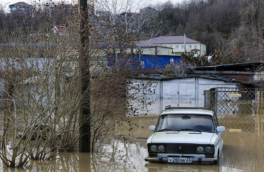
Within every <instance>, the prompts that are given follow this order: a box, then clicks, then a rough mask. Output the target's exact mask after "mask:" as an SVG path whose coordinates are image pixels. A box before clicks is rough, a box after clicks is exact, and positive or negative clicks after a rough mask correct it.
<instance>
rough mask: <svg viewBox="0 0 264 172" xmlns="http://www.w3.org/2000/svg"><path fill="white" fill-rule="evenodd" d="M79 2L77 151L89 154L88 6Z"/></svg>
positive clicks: (81, 1) (83, 0)
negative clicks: (79, 98)
mask: <svg viewBox="0 0 264 172" xmlns="http://www.w3.org/2000/svg"><path fill="white" fill-rule="evenodd" d="M78 1H79V7H78V8H79V9H78V10H79V14H80V39H81V45H80V53H79V59H78V60H79V68H80V93H81V103H80V116H79V120H80V121H79V124H80V131H79V132H80V140H79V151H80V152H90V144H91V140H90V139H91V128H90V113H91V111H90V89H89V86H90V71H89V60H90V58H89V28H90V27H89V20H88V8H87V7H88V4H87V0H78Z"/></svg>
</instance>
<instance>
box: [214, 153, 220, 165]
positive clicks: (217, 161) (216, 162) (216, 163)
mask: <svg viewBox="0 0 264 172" xmlns="http://www.w3.org/2000/svg"><path fill="white" fill-rule="evenodd" d="M218 163H219V151H218V153H217V160H215V161H214V165H218Z"/></svg>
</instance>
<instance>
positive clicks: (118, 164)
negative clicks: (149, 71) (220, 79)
mask: <svg viewBox="0 0 264 172" xmlns="http://www.w3.org/2000/svg"><path fill="white" fill-rule="evenodd" d="M156 120H157V117H156V118H150V117H145V118H144V117H138V118H131V123H134V124H136V125H135V126H133V127H132V128H133V129H132V130H131V131H130V132H129V131H128V129H129V128H130V126H129V124H123V125H120V126H118V127H117V128H116V133H115V135H114V136H111V137H109V138H108V139H107V141H106V142H105V143H104V144H103V145H102V146H101V149H100V152H98V153H93V154H88V153H77V152H75V153H61V154H59V155H58V156H57V157H56V159H53V160H51V161H31V162H30V163H29V164H28V167H27V168H26V169H10V168H5V167H3V166H2V167H0V171H5V172H15V171H16V172H21V171H28V172H33V171H34V172H36V171H37V172H39V171H40V172H41V171H43V172H44V171H50V172H53V171H60V172H66V171H67V172H68V171H69V172H73V171H74V172H75V171H76V172H83V171H84V172H90V171H92V172H112V171H113V172H123V171H125V172H167V171H179V172H242V171H243V172H261V171H263V169H264V164H263V163H262V162H263V160H264V156H263V155H264V151H263V145H264V141H263V139H262V138H259V137H257V136H256V135H254V134H246V133H229V132H224V133H223V140H224V149H223V156H222V157H221V160H220V163H219V165H206V164H201V165H200V164H198V165H197V164H160V163H148V162H145V161H144V158H145V157H146V156H147V155H148V153H147V147H146V139H143V138H147V137H149V136H150V135H151V134H152V133H153V132H151V131H149V130H148V126H149V125H152V124H155V123H156ZM129 135H130V136H129Z"/></svg>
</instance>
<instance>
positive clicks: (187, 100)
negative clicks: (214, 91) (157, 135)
mask: <svg viewBox="0 0 264 172" xmlns="http://www.w3.org/2000/svg"><path fill="white" fill-rule="evenodd" d="M135 81H136V82H135ZM153 81H154V80H153ZM132 82H133V83H134V84H136V83H137V84H144V85H145V84H146V83H147V82H150V81H146V80H134V81H132ZM154 82H155V83H156V85H155V88H154V87H153V86H154V85H153V86H151V87H150V88H151V89H152V90H155V92H152V93H147V94H146V93H145V95H144V96H143V95H141V93H139V94H138V100H139V101H140V100H141V99H142V97H144V98H145V99H146V100H147V101H148V102H151V105H149V106H148V107H146V108H144V109H143V110H140V111H138V114H139V115H141V114H143V113H148V115H150V116H156V115H159V114H160V112H161V111H162V110H164V109H165V106H167V105H171V106H174V107H204V95H203V93H204V90H208V89H210V88H216V87H236V86H237V83H231V82H229V83H227V82H224V81H218V80H210V79H204V78H184V79H174V80H168V81H154ZM130 91H131V93H130V94H132V93H133V90H130ZM145 103H146V102H145ZM131 104H132V105H133V106H135V107H137V108H138V109H140V107H142V104H140V103H138V102H136V101H133V102H132V101H131Z"/></svg>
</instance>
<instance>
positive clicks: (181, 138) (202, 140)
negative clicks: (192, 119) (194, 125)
mask: <svg viewBox="0 0 264 172" xmlns="http://www.w3.org/2000/svg"><path fill="white" fill-rule="evenodd" d="M214 135H215V133H206V132H202V133H199V132H195V133H194V132H192V131H180V132H156V133H154V134H153V135H152V137H150V138H149V140H148V142H149V143H195V144H211V140H212V137H213V136H214Z"/></svg>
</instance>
